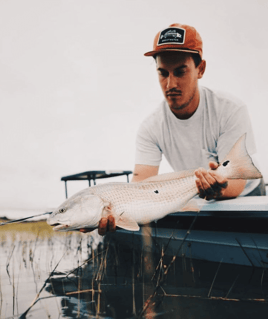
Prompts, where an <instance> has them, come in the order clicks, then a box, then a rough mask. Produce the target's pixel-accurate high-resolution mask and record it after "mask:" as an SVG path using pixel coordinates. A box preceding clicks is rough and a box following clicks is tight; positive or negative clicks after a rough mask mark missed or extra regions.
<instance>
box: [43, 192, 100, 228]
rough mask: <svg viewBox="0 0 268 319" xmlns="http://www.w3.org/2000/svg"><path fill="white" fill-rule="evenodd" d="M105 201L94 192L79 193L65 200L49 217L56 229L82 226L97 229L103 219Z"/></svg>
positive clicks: (50, 222) (50, 223) (48, 220)
mask: <svg viewBox="0 0 268 319" xmlns="http://www.w3.org/2000/svg"><path fill="white" fill-rule="evenodd" d="M103 208H104V203H103V201H102V199H101V198H100V197H99V196H97V195H94V194H85V193H83V192H82V193H81V192H80V193H78V194H76V195H74V196H72V197H71V198H70V199H67V200H66V201H65V202H63V203H62V204H61V205H60V206H59V207H58V208H57V209H55V210H54V211H53V212H52V214H51V215H50V216H49V218H48V219H47V223H48V224H49V225H50V226H54V228H53V230H55V231H69V230H77V229H80V228H89V229H92V230H93V229H95V228H97V227H98V224H99V220H100V219H101V215H102V211H103Z"/></svg>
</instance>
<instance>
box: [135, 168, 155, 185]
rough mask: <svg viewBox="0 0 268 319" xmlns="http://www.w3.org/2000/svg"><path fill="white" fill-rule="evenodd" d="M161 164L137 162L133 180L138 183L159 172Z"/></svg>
mask: <svg viewBox="0 0 268 319" xmlns="http://www.w3.org/2000/svg"><path fill="white" fill-rule="evenodd" d="M158 170H159V166H151V165H141V164H136V165H135V167H134V172H133V177H132V180H131V182H132V183H136V182H140V181H143V180H144V179H146V178H148V177H151V176H155V175H157V174H158Z"/></svg>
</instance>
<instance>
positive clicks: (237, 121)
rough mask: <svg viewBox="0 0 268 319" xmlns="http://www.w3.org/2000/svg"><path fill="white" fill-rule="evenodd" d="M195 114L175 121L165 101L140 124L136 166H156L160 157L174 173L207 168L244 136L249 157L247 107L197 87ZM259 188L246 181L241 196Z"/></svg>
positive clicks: (250, 135)
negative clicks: (164, 159) (197, 100)
mask: <svg viewBox="0 0 268 319" xmlns="http://www.w3.org/2000/svg"><path fill="white" fill-rule="evenodd" d="M199 92H200V101H199V105H198V108H197V110H196V112H195V113H194V114H193V115H192V116H191V117H190V118H189V119H187V120H180V119H178V118H177V117H176V116H175V115H174V114H173V113H172V112H171V110H170V108H169V106H168V104H167V102H166V101H165V100H164V101H163V102H162V103H161V104H160V106H159V107H158V108H157V109H156V111H155V112H154V113H153V114H151V115H150V116H149V117H147V118H146V119H145V120H144V121H143V123H142V124H141V126H140V128H139V130H138V134H137V139H136V160H135V163H136V164H143V165H153V166H159V165H160V162H161V159H162V154H164V155H165V157H166V159H167V161H168V162H169V164H170V166H171V167H172V168H173V170H174V171H181V170H188V169H193V168H194V169H195V168H198V167H204V168H206V169H207V168H208V162H209V161H213V160H214V161H217V162H221V161H222V160H223V159H224V157H225V156H226V155H227V154H228V152H229V151H230V150H231V148H232V146H233V145H234V143H235V142H236V141H237V140H238V138H239V137H241V136H242V135H243V134H244V133H247V135H246V146H247V150H248V153H249V154H250V155H253V154H254V153H256V146H255V142H254V136H253V132H252V127H251V123H250V119H249V115H248V111H247V107H246V105H245V104H244V103H243V102H242V101H240V100H238V99H237V98H235V97H233V96H231V95H229V94H227V93H216V92H213V91H211V90H209V89H207V88H205V87H199ZM258 184H259V180H252V181H248V182H247V185H246V188H245V190H244V191H243V193H242V194H241V195H246V194H248V193H249V192H250V191H252V190H253V189H254V188H255V187H256V186H257V185H258Z"/></svg>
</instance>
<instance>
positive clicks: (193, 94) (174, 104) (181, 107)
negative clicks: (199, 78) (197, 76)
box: [167, 85, 197, 110]
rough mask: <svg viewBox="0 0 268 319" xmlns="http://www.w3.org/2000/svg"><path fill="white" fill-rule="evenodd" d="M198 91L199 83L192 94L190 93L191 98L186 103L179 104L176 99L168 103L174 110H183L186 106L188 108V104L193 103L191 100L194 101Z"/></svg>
mask: <svg viewBox="0 0 268 319" xmlns="http://www.w3.org/2000/svg"><path fill="white" fill-rule="evenodd" d="M196 91H197V85H196V86H195V88H194V89H193V91H192V93H191V95H190V98H189V99H188V100H187V101H186V102H185V103H182V104H178V103H177V102H176V101H174V103H172V102H169V101H168V100H167V102H168V105H169V107H170V109H171V110H172V109H173V110H183V109H185V108H187V106H188V105H190V104H191V102H192V101H193V99H194V97H195V94H196Z"/></svg>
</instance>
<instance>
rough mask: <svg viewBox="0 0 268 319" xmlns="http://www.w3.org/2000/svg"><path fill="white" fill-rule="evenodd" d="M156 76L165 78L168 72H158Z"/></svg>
mask: <svg viewBox="0 0 268 319" xmlns="http://www.w3.org/2000/svg"><path fill="white" fill-rule="evenodd" d="M158 74H159V75H160V76H163V77H164V78H166V77H167V76H168V72H167V71H165V70H158Z"/></svg>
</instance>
